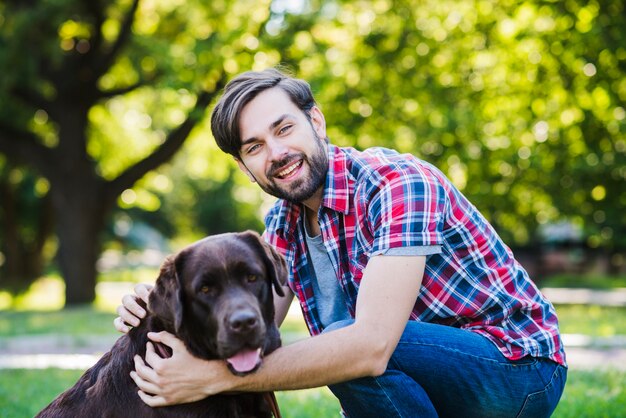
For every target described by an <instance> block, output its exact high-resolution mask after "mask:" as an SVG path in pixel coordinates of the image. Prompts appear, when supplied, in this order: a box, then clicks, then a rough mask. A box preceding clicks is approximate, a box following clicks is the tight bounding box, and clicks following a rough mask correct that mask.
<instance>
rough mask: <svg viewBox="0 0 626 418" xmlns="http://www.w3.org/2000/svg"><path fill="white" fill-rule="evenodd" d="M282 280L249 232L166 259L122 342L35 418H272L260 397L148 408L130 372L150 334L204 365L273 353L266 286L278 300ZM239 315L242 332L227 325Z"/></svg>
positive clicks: (280, 268)
mask: <svg viewBox="0 0 626 418" xmlns="http://www.w3.org/2000/svg"><path fill="white" fill-rule="evenodd" d="M285 279H286V269H285V262H284V259H283V258H282V257H281V256H280V255H279V254H278V253H276V252H275V251H274V250H273V249H272V248H271V247H270V246H269V245H267V244H265V243H264V242H263V241H262V240H261V238H260V237H259V235H258V234H257V233H255V232H252V231H246V232H242V233H230V234H221V235H215V236H212V237H208V238H205V239H203V240H201V241H198V242H196V243H194V244H192V245H190V246H189V247H187V248H185V249H183V250H182V251H181V252H179V253H178V254H176V255H174V256H170V257H168V258H167V259H166V261H165V262H164V263H163V266H162V267H161V272H160V274H159V277H158V279H157V281H156V285H155V287H154V289H153V290H152V292H151V293H150V298H149V303H148V315H147V317H146V318H145V319H144V320H142V323H141V325H140V326H138V327H136V328H133V329H132V330H131V331H130V332H129V333H128V334H125V335H123V336H122V337H120V338H119V339H118V340H117V342H116V343H115V344H114V345H113V347H112V348H111V350H110V351H109V352H107V353H106V354H104V356H103V357H102V358H101V359H100V360H99V361H98V362H97V363H96V364H95V365H94V366H93V367H92V368H90V369H89V370H87V371H86V372H85V374H83V376H82V377H81V378H80V379H79V380H78V382H77V383H76V385H75V386H73V387H72V388H70V389H68V390H67V391H65V392H64V393H62V394H61V395H59V396H58V397H57V398H56V399H55V400H54V401H53V402H52V403H51V404H50V405H48V407H46V408H45V409H44V410H43V411H41V412H40V413H39V415H37V417H41V418H51V417H133V418H139V417H157V416H158V417H183V416H184V417H271V416H272V413H271V412H270V408H269V406H268V405H267V402H266V401H265V398H264V396H263V394H257V393H241V394H234V395H216V396H211V397H208V398H206V399H203V400H201V401H198V402H193V403H188V404H181V405H173V406H167V407H159V408H151V407H149V406H147V405H146V404H144V403H143V401H142V400H141V399H140V398H139V396H138V395H137V391H138V388H137V386H136V385H135V383H134V382H133V381H132V379H131V378H130V375H129V374H130V372H131V370H133V369H134V363H133V356H134V355H135V354H139V355H140V356H142V357H145V351H146V343H147V342H148V338H147V336H146V335H147V333H148V332H151V331H154V332H158V331H162V330H165V331H168V332H170V333H172V334H175V335H176V336H177V337H178V338H179V339H181V340H182V341H183V342H184V343H185V346H186V347H187V349H188V350H189V352H190V353H192V354H193V355H195V356H197V357H200V358H204V359H226V358H228V357H231V356H233V355H234V354H236V353H237V352H238V351H239V350H241V349H242V348H244V347H248V348H257V347H260V348H261V349H262V351H263V353H265V354H268V353H270V352H271V351H273V350H275V349H276V348H278V347H279V346H280V336H279V334H278V329H277V327H276V325H275V323H274V306H273V295H272V286H273V287H274V288H275V290H276V293H277V294H279V295H282V290H281V284H282V283H284V281H285ZM242 316H243V318H244V321H247V322H246V326H245V329H243V331H242V330H241V329H240V328H239V327H238V326H234V325H233V323H235V324H239V322H237V321H238V319H241V317H242ZM233 318H234V319H233ZM257 366H258V365H257ZM249 371H253V370H249ZM233 372H235V373H238V372H237V371H236V370H234V369H233Z"/></svg>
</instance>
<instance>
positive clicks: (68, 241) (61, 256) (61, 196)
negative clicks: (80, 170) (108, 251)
mask: <svg viewBox="0 0 626 418" xmlns="http://www.w3.org/2000/svg"><path fill="white" fill-rule="evenodd" d="M81 190H82V192H81ZM53 193H54V191H53ZM53 198H54V208H55V216H56V219H57V235H58V238H59V249H58V252H57V260H58V263H59V268H60V270H61V273H62V274H63V278H64V280H65V305H66V306H71V305H78V304H85V303H91V302H93V301H94V300H95V296H96V294H95V288H96V276H97V272H96V261H97V259H98V256H99V254H100V249H101V242H100V233H101V231H102V229H103V226H104V208H103V205H102V204H100V203H99V200H100V199H99V196H98V191H97V190H91V191H89V192H87V191H85V190H84V187H81V188H78V187H66V188H65V190H62V191H61V192H59V193H55V194H54V195H53Z"/></svg>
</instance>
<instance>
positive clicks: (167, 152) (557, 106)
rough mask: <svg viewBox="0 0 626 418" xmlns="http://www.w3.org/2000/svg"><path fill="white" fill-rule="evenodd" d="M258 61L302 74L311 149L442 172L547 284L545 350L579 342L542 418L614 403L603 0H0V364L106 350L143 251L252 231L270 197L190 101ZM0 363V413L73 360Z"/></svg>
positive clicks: (158, 257)
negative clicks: (557, 335)
mask: <svg viewBox="0 0 626 418" xmlns="http://www.w3.org/2000/svg"><path fill="white" fill-rule="evenodd" d="M276 65H281V66H283V67H284V68H286V69H288V70H289V71H291V72H292V73H293V74H294V75H296V76H297V77H300V78H304V79H306V80H307V81H309V82H310V84H311V86H312V89H313V91H314V94H315V96H316V99H317V101H318V103H319V105H320V107H321V109H322V110H323V112H324V114H325V116H326V121H327V125H328V135H329V137H330V139H331V141H332V142H333V143H335V144H338V145H342V146H353V147H356V148H359V149H362V148H366V147H370V146H388V147H393V148H396V149H398V150H399V151H401V152H407V153H412V154H414V155H417V156H418V157H420V158H422V159H424V160H427V161H429V162H431V163H433V164H435V165H436V166H438V167H439V168H440V169H441V170H443V172H444V173H446V174H447V175H448V176H449V178H450V179H451V180H452V182H453V183H454V184H455V185H456V186H457V187H458V188H459V189H460V190H461V191H462V192H463V193H464V194H465V195H466V196H468V197H469V199H470V200H471V201H472V202H473V203H474V204H475V205H476V206H477V208H478V209H479V210H480V211H481V212H482V213H483V214H484V215H485V216H486V217H487V219H488V220H489V221H490V222H491V223H492V225H493V226H494V227H495V228H496V230H497V231H498V233H499V234H500V235H501V236H502V237H503V238H504V240H505V242H506V243H507V244H508V245H509V246H511V248H512V249H513V251H514V252H515V254H516V256H518V258H519V259H520V261H521V262H522V264H523V265H524V266H525V267H526V268H527V269H528V270H529V272H530V273H531V275H532V276H533V278H534V279H535V281H536V282H537V283H538V285H539V286H540V287H541V288H542V289H546V292H552V293H551V294H553V295H554V302H555V304H556V305H557V312H558V313H559V317H560V319H561V327H562V329H563V332H564V333H566V334H568V335H571V336H573V337H575V338H571V339H569V341H566V346H567V345H568V343H569V344H571V346H572V350H575V347H576V346H581V347H587V348H593V349H594V350H595V351H596V352H597V351H600V352H601V353H600V354H601V355H600V357H599V359H600V360H598V361H597V362H595V363H593V367H592V368H585V367H581V368H580V369H578V368H577V367H573V368H572V369H573V370H572V372H570V381H569V382H568V386H567V388H566V393H565V395H564V401H563V402H562V405H561V406H559V409H557V414H556V415H557V416H561V417H564V416H577V417H580V416H594V417H595V416H615V417H617V416H624V415H625V414H626V413H624V411H625V410H626V392H625V390H624V387H623V385H624V384H625V383H626V372H624V370H623V369H624V368H623V367H619V364H620V363H622V360H623V358H624V357H619V356H620V355H622V356H623V354H624V353H623V351H624V347H625V343H624V340H625V339H626V308H625V305H626V299H624V297H623V291H624V288H625V287H626V187H625V183H626V182H625V180H626V105H625V102H626V76H625V75H626V7H625V5H624V3H623V2H622V1H621V0H613V1H611V0H607V1H582V0H567V1H551V0H546V1H511V0H505V1H495V0H493V1H492V0H467V1H453V0H438V1H434V0H433V1H431V0H423V1H422V0H404V1H402V0H397V1H394V0H373V1H342V0H336V1H315V0H310V1H309V0H293V1H288V0H274V1H268V0H265V1H244V0H233V1H230V0H221V1H220V0H215V1H211V2H206V1H201V0H118V1H111V0H92V1H79V0H39V1H38V0H27V1H22V0H21V1H18V0H0V74H1V76H0V309H1V311H0V338H2V340H0V341H2V342H0V352H3V355H4V358H5V359H7V358H11V356H12V355H15V356H19V355H21V354H24V355H36V354H59V353H60V352H64V353H65V352H67V353H78V352H82V351H85V350H88V349H89V350H91V349H94V348H93V347H92V345H91V342H93V341H100V340H101V339H102V338H104V341H105V342H104V343H103V345H104V346H106V345H107V344H109V342H110V341H111V338H113V339H114V338H115V334H114V331H113V330H112V325H111V320H112V319H113V317H114V313H113V309H114V307H115V306H116V305H117V304H118V303H119V297H120V296H121V294H123V293H127V292H130V291H131V290H132V284H133V283H135V282H152V281H154V279H155V277H156V273H157V271H158V266H159V264H160V263H161V261H162V260H163V257H164V256H165V255H166V254H168V253H171V252H174V251H176V250H177V249H179V248H181V247H182V246H184V245H186V244H188V243H190V242H192V241H194V240H196V239H199V238H201V237H203V236H206V235H209V234H215V233H220V232H225V231H236V230H242V229H248V228H250V229H255V230H257V231H261V230H262V228H263V226H262V225H263V224H262V218H263V214H264V212H265V211H266V210H267V208H268V207H269V205H271V203H272V198H270V197H268V196H264V195H263V193H262V192H261V191H260V190H259V189H258V187H256V186H255V185H252V184H250V182H249V181H248V180H247V178H246V177H245V176H243V175H242V174H241V173H239V172H238V169H237V167H236V165H235V164H234V162H233V161H232V159H231V158H228V157H225V156H224V154H222V153H221V151H219V150H218V148H217V147H216V146H215V144H214V142H213V139H212V137H211V133H210V128H209V117H208V116H209V114H210V111H211V109H212V106H213V105H214V104H215V101H216V99H217V97H219V94H220V91H221V89H222V88H223V86H224V85H225V83H226V82H227V81H228V80H230V79H231V78H232V77H233V76H235V75H236V74H237V73H239V72H242V71H246V70H251V69H252V70H260V69H264V68H268V67H273V66H276ZM294 316H297V308H295V309H294ZM304 334H305V332H304V331H303V328H302V324H301V319H299V318H295V319H293V323H289V324H287V328H286V331H285V335H286V340H287V341H289V339H290V338H294V339H295V338H304ZM68 341H69V342H68ZM97 349H102V347H97ZM3 350H4V351H3ZM611 353H612V354H615V353H617V354H615V355H616V356H618V357H611V356H607V354H611ZM587 354H588V355H591V351H590V352H588V353H587ZM602 354H604V356H602ZM29 358H31V359H32V358H34V357H29ZM615 358H618V359H619V360H615ZM70 362H71V360H70ZM5 363H7V362H5ZM74 364H80V362H78V360H76V361H74ZM4 367H6V368H5V369H2V370H0V415H2V416H15V417H21V416H29V415H32V414H34V412H36V411H37V410H39V409H40V408H41V407H43V406H44V405H45V404H46V403H48V402H49V401H50V400H51V399H52V397H54V396H55V395H56V394H58V393H59V392H60V391H62V390H63V389H64V388H66V387H68V386H69V385H71V383H73V381H75V379H76V378H77V376H78V375H79V374H80V370H78V371H77V370H69V371H68V370H64V369H62V368H45V367H44V368H37V367H38V366H33V367H34V368H28V367H26V366H24V367H22V366H19V367H18V366H15V365H13V366H11V365H10V364H8V365H5V366H4ZM42 367H43V366H42ZM77 367H78V368H79V369H80V366H77ZM54 381H58V382H57V383H55V384H52V382H54ZM17 389H19V390H17ZM280 395H281V397H280V398H279V400H281V401H282V402H281V403H282V404H284V405H285V408H286V411H284V412H285V415H286V416H288V417H291V416H303V417H304V416H311V417H319V416H337V409H336V404H335V403H334V401H333V400H332V398H330V397H329V395H328V393H326V392H324V391H322V390H317V391H305V392H294V393H286V394H280ZM321 405H322V406H323V405H326V406H327V410H328V412H327V413H326V412H321V411H322V410H324V409H323V407H322V406H321ZM320 408H321V409H320ZM324 411H325V410H324Z"/></svg>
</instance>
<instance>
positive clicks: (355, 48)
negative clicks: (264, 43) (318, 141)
mask: <svg viewBox="0 0 626 418" xmlns="http://www.w3.org/2000/svg"><path fill="white" fill-rule="evenodd" d="M313 9H314V10H315V8H313ZM318 10H319V12H313V13H311V15H310V17H311V19H313V20H314V23H313V26H312V28H311V30H309V31H305V30H298V29H297V26H298V24H299V23H298V22H299V21H300V20H301V17H298V19H297V20H296V21H295V22H294V23H293V25H294V31H295V33H294V37H295V42H294V43H293V45H292V46H290V47H286V50H285V53H284V56H285V57H286V59H288V60H289V59H290V60H291V62H293V63H294V65H295V66H296V67H297V68H298V74H299V75H300V76H302V77H303V78H305V79H308V80H310V81H311V83H312V84H313V86H314V89H315V90H316V91H317V93H318V94H317V98H318V100H319V102H320V103H321V105H322V107H323V110H324V112H325V114H326V116H327V124H328V126H329V135H330V138H331V140H333V142H335V143H339V144H343V145H352V146H356V147H357V148H364V147H368V146H374V145H387V146H392V147H394V148H396V149H398V150H400V151H402V152H410V153H413V154H416V155H418V156H421V157H422V158H424V159H426V160H428V161H430V162H433V163H434V164H435V165H437V166H438V167H440V168H441V169H442V170H443V171H444V172H446V174H448V176H449V177H450V178H451V179H452V181H453V182H454V183H455V184H456V185H457V186H458V187H459V188H460V189H461V190H462V191H463V192H464V193H465V194H466V195H468V196H469V197H470V199H471V200H472V201H473V202H474V203H475V204H476V205H477V206H478V208H479V209H480V210H481V211H482V212H483V213H484V214H485V215H486V216H487V217H488V218H489V219H490V221H491V222H492V223H493V224H494V225H495V227H496V229H497V230H498V232H499V233H501V234H502V235H503V236H504V237H505V238H506V241H507V242H509V243H511V244H513V245H517V246H521V245H536V243H537V239H538V237H537V230H538V228H539V227H540V226H541V225H545V224H547V223H550V222H559V221H562V220H567V221H569V222H571V223H573V224H575V225H577V226H579V227H580V228H582V229H584V230H585V231H586V236H587V241H586V243H587V244H588V245H589V246H591V247H605V248H609V247H615V248H616V249H617V248H619V251H621V252H623V251H624V249H625V248H626V241H624V240H623V238H622V237H624V236H626V233H625V232H626V231H624V226H625V225H626V192H625V190H624V187H623V185H624V181H625V180H626V171H625V169H624V167H626V145H625V144H626V138H625V136H626V134H625V132H626V111H625V109H624V101H625V99H626V84H625V83H624V80H625V79H626V53H625V50H624V39H625V38H626V13H625V10H626V9H625V7H624V4H623V2H622V1H618V0H606V1H591V2H588V1H578V0H569V1H563V2H543V1H522V2H511V1H503V2H502V1H490V0H477V1H464V2H458V1H439V0H437V1H435V0H433V1H416V0H395V1H394V0H382V1H376V2H368V1H335V2H331V3H326V2H320V7H319V9H318ZM276 42H277V43H280V42H281V39H277V40H276ZM618 261H619V260H618ZM624 261H626V260H622V263H623V262H624Z"/></svg>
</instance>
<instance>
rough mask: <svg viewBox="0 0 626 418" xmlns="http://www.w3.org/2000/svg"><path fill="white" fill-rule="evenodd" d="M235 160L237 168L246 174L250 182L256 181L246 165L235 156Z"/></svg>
mask: <svg viewBox="0 0 626 418" xmlns="http://www.w3.org/2000/svg"><path fill="white" fill-rule="evenodd" d="M235 161H237V165H238V166H239V169H240V170H241V171H243V172H244V173H245V175H246V176H248V178H249V179H250V181H251V182H252V183H256V179H255V178H254V176H253V175H252V173H251V172H250V170H248V167H246V165H245V164H244V163H243V162H242V161H241V160H240V159H239V158H235Z"/></svg>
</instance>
